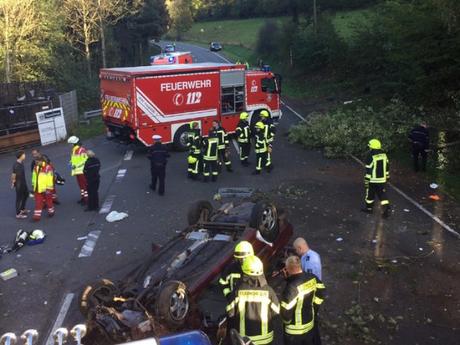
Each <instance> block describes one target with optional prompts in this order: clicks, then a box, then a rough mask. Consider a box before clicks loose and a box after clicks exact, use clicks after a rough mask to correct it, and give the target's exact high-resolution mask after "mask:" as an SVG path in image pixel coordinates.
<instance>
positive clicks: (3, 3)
mask: <svg viewBox="0 0 460 345" xmlns="http://www.w3.org/2000/svg"><path fill="white" fill-rule="evenodd" d="M54 10H55V8H54V1H53V0H42V1H36V0H0V57H1V59H2V60H3V65H4V73H3V76H4V80H5V81H6V82H7V83H9V82H12V81H21V80H36V79H45V78H46V77H47V76H46V72H45V70H46V69H47V67H48V66H49V65H50V64H52V61H51V60H52V52H53V47H54V44H55V42H56V40H58V39H60V38H62V37H58V36H59V35H61V34H62V31H61V27H60V26H59V19H58V18H55V17H50V16H49V15H47V13H49V12H54ZM2 79H3V78H2Z"/></svg>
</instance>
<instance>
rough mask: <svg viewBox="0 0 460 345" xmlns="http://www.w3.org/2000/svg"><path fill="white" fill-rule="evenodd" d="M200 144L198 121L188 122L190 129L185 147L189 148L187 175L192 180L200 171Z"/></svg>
mask: <svg viewBox="0 0 460 345" xmlns="http://www.w3.org/2000/svg"><path fill="white" fill-rule="evenodd" d="M201 144H202V138H201V133H200V128H199V127H198V122H196V121H192V122H190V130H189V132H188V137H187V147H188V149H189V155H188V157H187V161H188V174H187V176H188V177H189V178H191V179H193V180H196V179H197V178H198V174H199V173H200V163H201Z"/></svg>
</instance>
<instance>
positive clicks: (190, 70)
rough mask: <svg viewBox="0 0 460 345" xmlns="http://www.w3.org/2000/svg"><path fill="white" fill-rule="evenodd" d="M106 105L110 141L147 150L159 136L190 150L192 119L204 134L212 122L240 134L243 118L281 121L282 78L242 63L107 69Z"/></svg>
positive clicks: (103, 92)
mask: <svg viewBox="0 0 460 345" xmlns="http://www.w3.org/2000/svg"><path fill="white" fill-rule="evenodd" d="M100 79H101V102H102V114H103V119H104V122H105V124H106V126H107V129H108V135H109V137H113V138H119V139H121V140H122V141H125V142H134V141H137V140H138V141H140V142H142V143H143V144H144V145H146V146H150V145H152V143H153V140H152V136H153V135H154V134H159V135H161V136H162V137H163V142H164V143H171V142H173V143H174V144H175V146H176V148H177V149H185V143H186V136H187V131H188V130H189V123H190V121H198V123H199V126H200V128H201V132H202V134H203V135H204V136H206V135H207V134H208V131H209V129H210V128H211V126H212V121H213V120H217V121H220V122H221V124H222V126H223V127H224V128H225V129H226V130H227V132H229V133H232V132H234V131H235V128H236V125H237V123H238V121H239V114H240V113H241V112H242V111H247V112H248V113H249V114H250V116H251V122H250V123H251V124H254V123H255V121H257V120H258V118H259V115H258V114H259V113H260V111H261V110H263V109H265V110H268V112H269V113H270V115H271V117H272V119H273V120H274V121H278V120H279V119H280V118H281V110H280V92H281V89H280V77H279V76H278V75H275V74H274V73H272V72H270V71H269V69H268V68H266V69H264V70H248V69H247V68H246V67H245V66H244V65H240V64H222V63H211V62H207V63H195V64H174V65H155V66H139V67H124V68H109V69H101V71H100Z"/></svg>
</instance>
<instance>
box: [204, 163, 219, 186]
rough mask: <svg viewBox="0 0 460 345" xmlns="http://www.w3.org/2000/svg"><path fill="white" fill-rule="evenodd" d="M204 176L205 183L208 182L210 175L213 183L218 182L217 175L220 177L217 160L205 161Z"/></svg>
mask: <svg viewBox="0 0 460 345" xmlns="http://www.w3.org/2000/svg"><path fill="white" fill-rule="evenodd" d="M203 175H204V180H205V181H207V180H208V177H209V176H210V175H212V180H213V181H216V180H217V175H219V170H218V163H217V160H206V159H203Z"/></svg>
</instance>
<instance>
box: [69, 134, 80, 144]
mask: <svg viewBox="0 0 460 345" xmlns="http://www.w3.org/2000/svg"><path fill="white" fill-rule="evenodd" d="M79 141H80V139H78V137H76V136H75V135H72V136H71V137H70V138H69V139H67V143H68V144H77V143H78V142H79Z"/></svg>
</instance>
